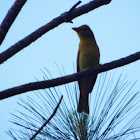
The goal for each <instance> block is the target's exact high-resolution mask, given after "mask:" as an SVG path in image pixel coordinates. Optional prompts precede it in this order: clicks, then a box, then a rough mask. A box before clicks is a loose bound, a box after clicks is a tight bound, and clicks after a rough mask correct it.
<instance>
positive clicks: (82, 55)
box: [72, 25, 100, 114]
mask: <svg viewBox="0 0 140 140" xmlns="http://www.w3.org/2000/svg"><path fill="white" fill-rule="evenodd" d="M72 29H73V30H74V31H76V32H77V34H78V36H79V38H80V44H79V50H78V56H77V72H80V71H83V70H84V69H87V68H91V67H95V66H97V65H98V64H99V61H100V52H99V48H98V46H97V43H96V40H95V37H94V34H93V32H92V31H91V29H90V28H89V26H87V25H83V26H80V27H78V28H72ZM96 78H97V74H95V75H92V76H91V77H88V78H85V79H82V80H79V81H78V84H79V90H80V98H79V104H78V108H77V111H78V113H82V112H85V113H87V114H89V104H88V97H89V93H91V91H92V89H93V86H94V84H95V81H96Z"/></svg>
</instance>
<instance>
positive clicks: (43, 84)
mask: <svg viewBox="0 0 140 140" xmlns="http://www.w3.org/2000/svg"><path fill="white" fill-rule="evenodd" d="M139 59H140V52H137V53H135V54H132V55H130V56H127V57H125V58H121V59H119V60H115V61H112V62H110V63H106V64H103V65H101V64H100V65H98V66H97V67H95V68H91V69H87V70H84V71H82V72H78V73H75V74H72V75H68V76H64V77H60V78H56V79H52V80H46V81H40V82H32V83H28V84H25V85H21V86H17V87H13V88H10V89H7V90H4V91H1V92H0V100H2V99H5V98H8V97H12V96H15V95H18V94H21V93H24V92H28V91H33V90H38V89H45V88H50V87H55V86H59V85H63V84H66V83H70V82H73V81H77V80H80V79H83V78H86V77H88V76H91V75H92V74H93V73H101V72H105V71H108V70H112V69H115V68H118V67H121V66H124V65H127V64H129V63H132V62H134V61H137V60H139Z"/></svg>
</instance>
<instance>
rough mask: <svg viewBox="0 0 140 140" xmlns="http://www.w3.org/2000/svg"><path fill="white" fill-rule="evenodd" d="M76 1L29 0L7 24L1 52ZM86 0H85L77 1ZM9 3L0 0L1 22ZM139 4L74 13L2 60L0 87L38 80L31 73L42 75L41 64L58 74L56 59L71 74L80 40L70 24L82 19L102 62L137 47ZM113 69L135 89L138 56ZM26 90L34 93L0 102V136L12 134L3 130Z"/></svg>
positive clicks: (116, 3)
mask: <svg viewBox="0 0 140 140" xmlns="http://www.w3.org/2000/svg"><path fill="white" fill-rule="evenodd" d="M76 2H77V1H75V0H71V1H68V0H59V1H58V0H55V1H47V0H41V1H40V0H28V2H27V3H26V4H25V5H24V7H23V8H22V11H21V13H20V14H19V15H18V17H17V19H16V20H15V22H14V24H13V25H12V26H11V28H10V30H9V32H8V34H7V36H6V38H5V40H4V42H3V44H2V45H1V47H0V53H1V52H3V51H4V50H6V49H7V48H9V47H10V46H11V45H13V44H15V43H16V42H17V41H19V40H21V39H23V38H24V37H25V36H27V35H28V34H30V33H31V32H33V31H35V30H36V29H38V28H39V27H41V26H43V25H45V24H46V23H48V22H49V21H51V20H52V19H53V18H55V17H57V16H59V15H60V14H62V13H63V12H66V11H68V10H69V9H70V8H71V7H72V6H73V5H74V4H75V3H76ZM87 2H88V1H87V0H85V1H84V2H82V3H81V4H80V5H83V4H84V3H87ZM13 3H14V0H5V1H1V2H0V22H2V20H3V18H4V17H5V15H6V13H7V12H8V10H9V8H10V7H11V6H12V4H13ZM139 7H140V1H139V0H135V1H132V0H112V2H111V3H110V4H109V5H106V6H102V7H100V8H98V9H96V10H94V11H92V12H90V13H88V14H85V15H82V16H80V17H78V18H76V19H74V20H73V24H71V23H63V24H61V25H60V26H58V27H57V28H55V29H53V30H51V31H49V32H48V33H46V34H45V35H43V36H42V37H41V38H39V39H38V40H37V41H35V42H33V43H32V44H31V45H30V46H28V47H26V48H25V49H24V50H22V51H21V52H19V53H17V54H16V55H14V56H13V57H12V58H10V59H9V60H7V61H6V62H4V63H3V64H2V65H1V66H0V91H2V90H4V89H7V88H11V87H14V86H18V85H21V84H26V83H28V82H33V81H36V80H35V77H37V78H38V79H40V80H42V79H43V78H42V75H43V74H42V73H41V71H40V69H43V67H44V66H45V67H47V68H48V69H49V70H50V72H51V73H52V74H53V75H54V77H58V76H60V74H59V72H58V70H57V68H56V65H55V63H57V64H58V66H60V67H61V66H62V65H63V67H64V69H65V71H66V73H67V74H72V73H73V63H75V62H76V56H77V51H78V43H79V39H78V36H77V34H76V33H75V32H74V31H73V30H72V29H71V28H72V27H78V26H81V25H83V24H87V25H89V26H90V28H91V29H92V30H93V32H94V34H95V38H96V40H97V44H98V46H99V48H100V54H101V60H100V63H102V64H103V63H106V62H110V61H113V60H116V59H120V58H122V57H125V56H128V55H130V54H132V53H135V52H137V51H139V48H140V41H139V40H140V26H139V25H140V8H139ZM113 71H114V70H113ZM115 71H116V72H121V71H123V72H124V73H125V74H127V75H128V76H127V78H128V79H129V80H132V81H135V80H138V82H137V84H136V85H135V90H136V91H138V90H139V87H140V74H139V71H140V61H137V62H134V63H132V64H129V65H127V66H124V67H122V68H118V69H116V70H115ZM29 94H32V93H26V94H23V95H19V96H15V97H12V98H9V99H5V100H3V101H1V102H0V112H2V113H1V115H0V120H1V127H0V139H2V138H3V139H7V140H8V139H10V137H9V136H7V134H6V133H5V132H4V131H6V130H7V129H8V128H9V127H12V125H11V123H9V122H8V121H9V120H10V118H11V115H10V114H9V113H10V112H14V111H15V109H16V110H18V106H17V104H16V102H17V101H18V98H19V97H23V98H24V97H26V95H29ZM32 95H33V94H32Z"/></svg>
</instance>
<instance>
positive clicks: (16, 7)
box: [0, 0, 27, 45]
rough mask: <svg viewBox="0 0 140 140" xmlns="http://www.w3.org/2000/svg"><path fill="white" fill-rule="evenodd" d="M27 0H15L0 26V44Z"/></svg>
mask: <svg viewBox="0 0 140 140" xmlns="http://www.w3.org/2000/svg"><path fill="white" fill-rule="evenodd" d="M26 1H27V0H16V1H15V3H14V4H13V6H12V7H11V9H10V10H9V11H8V13H7V15H6V17H5V18H4V20H3V22H2V24H1V26H0V45H1V44H2V42H3V40H4V38H5V36H6V34H7V32H8V30H9V29H10V27H11V25H12V24H13V22H14V20H15V19H16V17H17V15H18V14H19V12H20V10H21V8H22V7H23V5H24V4H25V3H26Z"/></svg>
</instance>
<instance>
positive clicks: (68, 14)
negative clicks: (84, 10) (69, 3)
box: [65, 1, 82, 23]
mask: <svg viewBox="0 0 140 140" xmlns="http://www.w3.org/2000/svg"><path fill="white" fill-rule="evenodd" d="M81 2H82V1H78V2H77V3H76V4H75V5H74V6H73V7H72V8H71V9H70V10H69V11H68V13H67V18H66V20H65V21H66V22H70V23H73V22H72V20H70V19H69V17H70V14H71V12H72V11H73V10H74V9H75V8H76V7H77V6H78V5H79V4H80V3H81Z"/></svg>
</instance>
